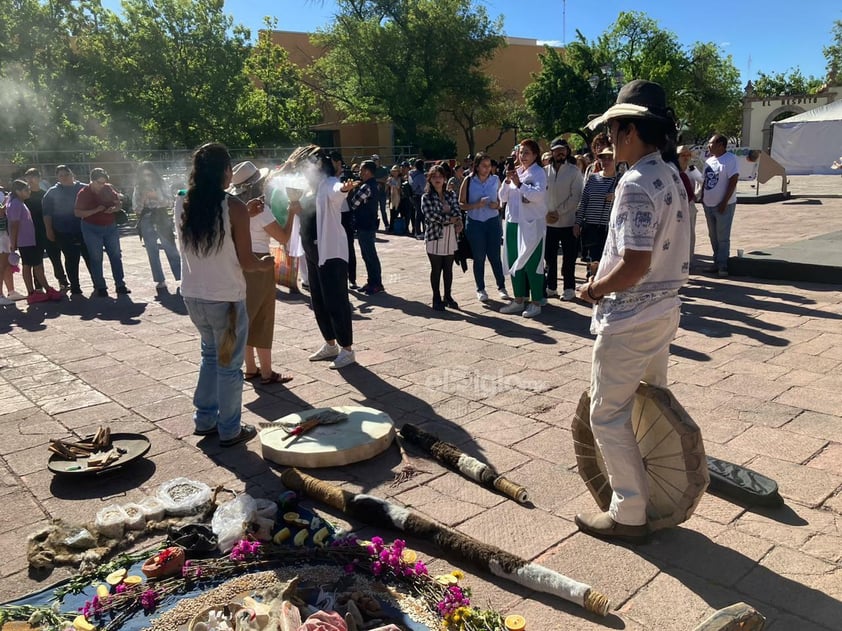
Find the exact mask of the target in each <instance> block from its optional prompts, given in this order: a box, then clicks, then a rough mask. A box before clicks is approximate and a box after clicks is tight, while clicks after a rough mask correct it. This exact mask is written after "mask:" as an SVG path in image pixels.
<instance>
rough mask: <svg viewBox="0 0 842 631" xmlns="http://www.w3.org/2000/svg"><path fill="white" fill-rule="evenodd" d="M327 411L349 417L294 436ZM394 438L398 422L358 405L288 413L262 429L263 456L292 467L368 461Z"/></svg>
mask: <svg viewBox="0 0 842 631" xmlns="http://www.w3.org/2000/svg"><path fill="white" fill-rule="evenodd" d="M326 414H329V415H337V414H340V415H345V416H347V419H343V420H341V421H339V422H335V420H334V421H333V422H330V423H329V424H319V425H316V426H315V427H312V428H310V429H308V430H307V431H305V432H304V433H302V434H301V435H298V436H295V435H291V434H290V433H288V432H290V431H292V430H294V429H295V428H296V427H303V423H305V422H306V421H307V420H308V419H311V418H314V417H315V418H321V417H324V416H325V415H326ZM394 439H395V424H394V422H393V421H392V419H391V417H390V416H389V415H388V414H386V413H385V412H381V411H380V410H375V409H374V408H367V407H358V406H337V407H332V408H316V409H313V410H306V411H304V412H298V413H294V414H288V415H287V416H284V417H283V418H280V419H278V420H276V421H273V422H272V423H265V424H263V425H262V429H261V430H260V443H261V446H262V448H263V457H264V458H265V459H266V460H271V461H272V462H276V463H278V464H282V465H287V466H290V467H304V468H316V467H340V466H342V465H346V464H351V463H354V462H360V461H361V460H368V459H369V458H373V457H374V456H376V455H378V454H380V453H382V452H383V451H385V450H386V449H388V448H389V446H390V445H391V444H392V441H393V440H394Z"/></svg>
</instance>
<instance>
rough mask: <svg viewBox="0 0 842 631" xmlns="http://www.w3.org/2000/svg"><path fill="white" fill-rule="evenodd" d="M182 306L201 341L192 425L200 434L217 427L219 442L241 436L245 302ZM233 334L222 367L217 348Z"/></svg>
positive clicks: (198, 302)
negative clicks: (226, 357)
mask: <svg viewBox="0 0 842 631" xmlns="http://www.w3.org/2000/svg"><path fill="white" fill-rule="evenodd" d="M184 305H185V306H186V307H187V313H188V314H190V319H191V320H192V321H193V324H194V325H195V326H196V328H197V329H198V330H199V335H200V336H201V339H202V363H201V365H200V366H199V381H198V383H197V384H196V391H195V392H194V393H193V406H194V407H195V408H196V411H195V412H194V413H193V422H194V423H195V424H196V429H197V430H199V431H202V430H208V429H211V428H213V427H216V428H217V429H218V430H219V438H220V440H228V439H229V438H234V437H236V436H238V435H239V433H240V418H241V417H242V407H243V371H242V370H241V369H240V368H241V366H242V365H243V358H244V357H245V350H246V336H247V334H248V323H249V320H248V315H247V314H246V301H245V300H241V301H239V302H217V301H213V300H200V299H199V298H185V299H184ZM232 316H233V322H231V319H232ZM229 327H230V329H231V330H230V331H229ZM232 334H233V336H234V344H233V350H232V352H231V357H230V359H229V360H228V362H227V363H222V361H221V360H220V358H219V348H220V346H221V345H222V343H223V341H224V339H225V338H226V336H228V335H232Z"/></svg>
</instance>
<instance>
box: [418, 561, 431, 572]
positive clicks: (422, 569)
mask: <svg viewBox="0 0 842 631" xmlns="http://www.w3.org/2000/svg"><path fill="white" fill-rule="evenodd" d="M415 573H416V574H429V572H428V571H427V566H426V565H424V563H423V562H422V561H418V562H417V563H416V564H415Z"/></svg>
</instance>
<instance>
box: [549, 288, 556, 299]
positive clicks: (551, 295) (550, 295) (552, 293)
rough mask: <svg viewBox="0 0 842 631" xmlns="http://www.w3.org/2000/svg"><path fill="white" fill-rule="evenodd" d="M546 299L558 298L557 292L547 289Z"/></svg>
mask: <svg viewBox="0 0 842 631" xmlns="http://www.w3.org/2000/svg"><path fill="white" fill-rule="evenodd" d="M547 298H558V292H557V291H556V290H555V289H547Z"/></svg>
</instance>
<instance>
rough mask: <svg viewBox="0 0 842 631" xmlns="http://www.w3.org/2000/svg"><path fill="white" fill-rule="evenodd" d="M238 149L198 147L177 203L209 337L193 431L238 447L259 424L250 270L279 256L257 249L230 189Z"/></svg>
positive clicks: (189, 273) (189, 292)
mask: <svg viewBox="0 0 842 631" xmlns="http://www.w3.org/2000/svg"><path fill="white" fill-rule="evenodd" d="M230 184H231V156H229V155H228V150H227V149H226V148H225V146H224V145H221V144H217V143H208V144H206V145H202V146H201V147H199V149H197V150H196V152H195V153H194V154H193V168H192V170H191V172H190V183H189V187H188V189H187V191H186V193H184V194H181V193H180V194H179V195H178V197H176V202H175V221H176V225H177V226H178V230H177V232H178V239H179V243H180V245H181V254H182V258H181V273H182V281H181V295H182V296H183V297H184V304H185V306H186V307H187V313H188V314H189V315H190V319H191V320H192V321H193V324H194V325H195V326H196V328H197V329H198V331H199V334H200V336H201V339H202V363H201V365H200V367H199V381H198V383H197V384H196V391H195V392H194V394H193V405H194V406H195V408H196V411H195V412H194V413H193V422H194V423H195V424H196V429H195V431H194V434H196V435H197V436H208V435H211V434H217V433H218V434H219V444H220V445H221V446H223V447H231V446H233V445H236V444H238V443H241V442H246V441H248V440H251V439H252V438H254V436H255V435H256V434H257V430H256V429H255V428H254V427H252V426H251V425H246V424H243V423H241V422H240V419H241V416H242V401H243V373H242V370H241V369H240V367H241V366H242V364H243V356H244V354H245V347H246V335H247V331H248V316H247V315H246V281H245V277H244V276H243V272H244V271H245V272H251V271H261V270H267V269H271V268H272V267H273V266H274V261H273V260H272V259H271V258H269V257H267V258H264V259H258V258H257V257H256V256H254V254H252V248H251V236H250V233H249V212H248V209H247V207H246V205H245V204H244V203H243V202H242V201H240V200H239V199H237V198H236V197H233V196H230V195H228V194H227V193H226V192H225V189H226V188H228V186H229V185H230Z"/></svg>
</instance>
